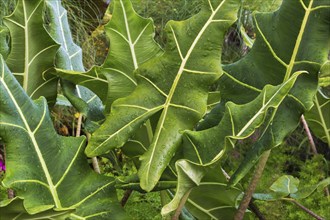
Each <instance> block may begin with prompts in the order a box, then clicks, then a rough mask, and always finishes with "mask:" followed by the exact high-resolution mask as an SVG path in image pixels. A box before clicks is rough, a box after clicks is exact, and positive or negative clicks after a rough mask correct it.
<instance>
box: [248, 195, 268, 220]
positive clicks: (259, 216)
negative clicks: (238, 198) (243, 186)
mask: <svg viewBox="0 0 330 220" xmlns="http://www.w3.org/2000/svg"><path fill="white" fill-rule="evenodd" d="M249 208H250V209H251V211H252V212H253V213H254V214H256V216H257V217H258V218H259V220H266V218H265V217H264V216H263V215H262V213H261V212H260V210H259V209H258V207H257V206H256V205H255V204H254V203H253V201H252V200H251V202H250V204H249Z"/></svg>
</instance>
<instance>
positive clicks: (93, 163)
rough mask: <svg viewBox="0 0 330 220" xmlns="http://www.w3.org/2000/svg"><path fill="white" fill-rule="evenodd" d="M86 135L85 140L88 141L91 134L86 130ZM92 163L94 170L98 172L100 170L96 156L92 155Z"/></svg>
mask: <svg viewBox="0 0 330 220" xmlns="http://www.w3.org/2000/svg"><path fill="white" fill-rule="evenodd" d="M86 136H87V142H89V139H90V138H91V134H90V133H88V132H86ZM92 165H93V169H94V171H95V172H97V173H98V174H100V173H101V170H100V166H99V161H98V160H97V157H92Z"/></svg>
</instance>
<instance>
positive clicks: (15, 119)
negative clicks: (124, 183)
mask: <svg viewBox="0 0 330 220" xmlns="http://www.w3.org/2000/svg"><path fill="white" fill-rule="evenodd" d="M0 70H1V75H0V76H1V77H0V83H1V84H0V92H1V98H0V105H1V110H0V113H1V114H0V136H1V138H2V140H3V141H4V143H5V144H6V166H7V170H6V176H5V179H4V180H3V185H4V186H5V187H7V188H12V189H14V190H15V193H16V195H17V196H18V197H19V198H23V199H24V207H25V209H26V210H27V212H28V213H29V214H36V213H39V212H43V211H46V210H50V209H54V210H55V211H65V210H71V209H75V210H76V211H75V212H74V213H73V214H72V215H75V216H80V217H81V218H82V217H87V216H91V215H94V216H98V217H99V219H109V218H110V216H111V217H113V216H117V215H118V216H121V215H122V212H121V209H120V207H119V205H118V204H117V197H116V193H115V189H114V179H113V178H110V177H105V176H102V175H98V174H96V173H95V172H93V170H92V169H91V168H90V166H89V164H88V162H87V159H86V157H85V155H84V146H85V138H84V137H79V138H75V137H62V136H59V135H57V133H56V132H55V129H54V128H53V124H52V121H51V118H50V116H49V112H48V106H47V103H46V100H45V98H43V97H41V98H39V99H38V100H36V101H32V100H31V99H30V98H29V97H28V95H27V94H26V93H25V92H24V90H23V89H22V87H21V86H20V85H19V84H18V82H17V81H16V79H15V78H14V76H13V75H12V73H11V72H10V71H9V69H8V68H7V66H6V65H5V63H4V60H3V58H2V56H0ZM86 186H88V187H86ZM68 192H70V193H68ZM109 204H110V205H109Z"/></svg>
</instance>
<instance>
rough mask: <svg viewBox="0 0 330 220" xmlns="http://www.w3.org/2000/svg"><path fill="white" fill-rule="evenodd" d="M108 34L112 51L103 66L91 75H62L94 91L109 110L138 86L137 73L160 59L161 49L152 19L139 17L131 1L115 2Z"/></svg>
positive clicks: (61, 73) (107, 30)
mask: <svg viewBox="0 0 330 220" xmlns="http://www.w3.org/2000/svg"><path fill="white" fill-rule="evenodd" d="M105 31H106V34H107V36H108V37H109V38H110V44H111V48H110V52H109V54H108V57H107V59H106V61H105V63H104V64H103V65H102V66H101V67H93V68H92V69H91V70H89V71H88V72H87V73H82V72H80V73H79V72H70V71H69V72H68V71H67V72H65V71H60V72H59V75H60V76H61V77H62V78H64V79H67V80H70V81H72V82H74V83H76V84H79V85H83V86H86V87H87V88H89V89H91V90H92V91H93V92H95V93H96V94H97V95H98V96H99V97H100V98H101V99H102V101H103V103H105V104H107V106H108V107H107V108H108V109H109V108H110V105H111V104H112V102H113V101H114V100H116V99H118V98H121V97H124V96H127V95H128V94H130V93H131V92H132V91H133V90H134V88H135V87H136V80H135V78H134V75H133V71H134V70H135V69H137V68H138V67H139V66H140V65H141V64H142V63H144V62H146V61H147V60H149V59H150V58H153V57H155V56H158V55H159V54H160V53H161V49H160V47H159V45H158V44H157V43H156V42H155V41H154V39H153V37H154V25H153V22H152V20H151V19H145V18H142V17H140V16H139V15H138V14H136V12H135V11H134V9H133V7H132V3H131V2H130V1H123V0H115V1H114V12H113V15H112V19H111V21H110V22H109V24H107V25H106V26H105ZM107 88H108V89H107Z"/></svg>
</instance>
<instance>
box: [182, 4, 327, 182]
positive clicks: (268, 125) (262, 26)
mask: <svg viewBox="0 0 330 220" xmlns="http://www.w3.org/2000/svg"><path fill="white" fill-rule="evenodd" d="M328 12H329V2H327V1H284V2H283V4H282V6H281V8H280V9H279V10H278V11H276V12H274V13H256V14H255V15H254V20H255V25H256V30H257V39H256V41H255V43H254V45H253V48H252V50H251V52H250V53H249V54H248V55H246V56H245V57H244V58H243V59H241V60H240V61H238V62H236V63H234V64H231V65H227V66H225V67H224V70H225V72H224V73H225V74H224V75H223V76H222V77H221V79H220V81H219V89H220V94H221V98H222V101H233V102H235V103H237V104H241V105H242V104H246V106H249V105H250V104H251V103H252V102H253V101H252V100H254V99H255V97H257V96H258V95H259V94H260V92H261V90H262V89H263V88H264V87H265V86H266V85H267V84H272V85H279V84H281V83H286V82H288V79H289V78H290V77H291V76H292V75H293V74H294V72H296V71H307V72H308V74H303V75H302V76H301V77H299V78H298V80H297V82H296V84H295V86H294V87H293V88H292V90H291V91H290V92H289V93H287V95H286V96H287V97H282V98H283V100H282V101H281V103H278V104H279V105H277V106H276V107H275V108H274V109H273V110H271V111H269V115H268V116H267V117H268V119H267V117H265V121H264V122H263V123H262V124H263V126H262V127H261V128H258V126H257V127H255V129H257V128H258V130H260V129H261V132H259V136H258V138H257V140H256V143H255V144H254V146H252V147H251V151H250V152H249V153H248V155H247V156H246V158H245V160H244V162H243V163H242V165H241V166H240V168H239V169H238V171H237V172H236V173H235V174H234V176H233V177H232V178H231V184H235V183H237V182H238V181H239V180H240V179H241V178H242V177H243V176H244V175H245V174H246V173H247V172H248V170H249V169H250V168H251V167H252V166H253V164H254V163H255V162H256V161H257V160H258V158H259V156H260V155H261V154H262V152H264V151H265V150H266V149H270V148H272V147H274V146H278V145H279V144H281V143H282V142H283V139H284V138H285V137H286V136H287V135H288V134H289V133H290V132H292V131H293V130H294V129H295V128H296V126H297V125H298V124H299V120H300V116H301V114H302V113H303V112H304V111H306V110H308V109H310V108H311V106H312V104H313V103H312V100H313V96H314V95H315V93H316V89H317V73H318V71H319V69H320V65H321V64H322V63H324V62H325V60H326V59H327V53H328V51H327V50H326V49H325V48H326V45H327V44H328V42H329V24H328V23H327V22H325V21H326V20H327V18H329V13H328ZM288 20H292V21H293V23H290V28H288V27H287V25H288V22H287V21H288ZM269 24H272V25H269ZM321 38H322V40H319V39H321ZM316 39H317V40H316ZM251 101H252V102H251ZM249 102H250V103H249ZM227 105H228V104H227ZM243 106H244V105H242V106H241V108H242V111H243V109H244V107H243ZM222 111H223V110H222ZM256 112H258V110H256ZM221 114H222V113H221ZM227 114H229V112H228V113H227ZM231 114H232V115H235V114H236V113H231ZM244 115H246V114H244ZM244 115H241V116H238V115H237V117H242V118H240V119H239V121H241V122H242V123H246V122H248V121H245V119H244V117H245V116H244ZM225 120H228V119H226V118H225V116H224V117H222V118H221V122H220V123H219V125H218V126H216V127H214V128H211V129H208V130H205V131H201V132H196V133H190V135H189V141H192V142H191V145H190V147H189V148H187V149H188V150H187V153H188V154H191V153H190V152H189V149H196V148H200V149H204V150H205V152H207V151H213V149H215V147H214V146H218V147H219V151H218V152H219V153H218V155H220V154H221V153H224V152H223V151H221V150H222V149H224V148H225V146H229V145H228V144H230V145H233V146H234V142H233V143H230V141H228V140H224V139H223V140H222V141H221V142H219V141H215V139H214V138H210V137H218V136H219V135H221V136H222V135H225V133H226V132H228V131H230V130H231V129H232V127H231V126H225V127H224V126H223V125H224V124H223V123H224V121H225ZM244 121H245V122H244ZM283 124H285V125H286V126H283ZM228 125H231V123H228ZM247 125H248V123H247ZM260 125H261V124H260ZM253 126H254V125H253V124H250V125H248V126H247V127H246V128H248V127H250V128H252V127H253ZM216 130H217V131H216ZM248 130H249V129H248ZM252 130H253V129H252ZM252 133H253V132H251V133H250V134H249V135H251V134H252ZM242 134H243V133H242ZM241 138H243V137H241ZM193 140H196V141H197V142H195V141H193ZM211 140H213V141H211ZM219 143H221V144H219ZM224 143H226V144H224ZM197 155H198V154H197ZM199 155H200V153H199ZM205 155H209V156H210V157H209V159H207V160H206V161H209V162H211V161H212V153H209V152H207V154H205ZM205 155H203V156H201V158H203V157H204V156H205ZM197 159H198V158H197V157H195V161H196V160H197ZM202 161H203V160H202ZM206 161H205V162H206ZM203 162H204V161H203ZM205 162H204V163H205Z"/></svg>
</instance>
